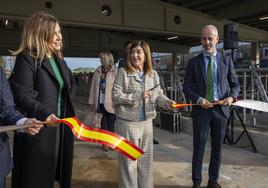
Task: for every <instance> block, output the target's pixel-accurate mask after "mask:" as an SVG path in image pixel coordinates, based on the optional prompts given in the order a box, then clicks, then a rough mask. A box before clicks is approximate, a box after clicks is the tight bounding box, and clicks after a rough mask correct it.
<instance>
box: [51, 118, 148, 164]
mask: <svg viewBox="0 0 268 188" xmlns="http://www.w3.org/2000/svg"><path fill="white" fill-rule="evenodd" d="M56 122H61V123H64V124H67V125H68V126H69V127H70V128H71V129H72V131H73V134H74V135H75V136H76V137H77V138H78V139H80V140H84V141H87V142H97V143H100V144H104V145H106V146H108V147H111V148H112V149H115V150H117V151H119V152H120V153H122V154H123V155H125V156H127V157H128V158H130V159H132V160H136V159H138V158H139V157H140V156H141V155H142V154H143V153H144V152H143V151H142V150H141V149H140V148H138V147H137V146H136V145H134V144H133V143H131V142H130V141H129V140H127V139H125V138H124V137H122V136H120V135H118V134H115V133H113V132H110V131H106V130H102V129H98V128H92V127H90V126H87V125H85V124H83V123H81V122H80V121H79V120H78V118H77V117H70V118H64V119H60V120H56Z"/></svg>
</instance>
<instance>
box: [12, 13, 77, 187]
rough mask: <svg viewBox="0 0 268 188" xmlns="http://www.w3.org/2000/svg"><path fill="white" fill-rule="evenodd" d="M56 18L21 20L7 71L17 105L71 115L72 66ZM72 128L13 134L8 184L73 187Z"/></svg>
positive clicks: (34, 112)
mask: <svg viewBox="0 0 268 188" xmlns="http://www.w3.org/2000/svg"><path fill="white" fill-rule="evenodd" d="M61 50H62V34H61V28H60V26H59V22H58V20H57V19H56V18H55V17H54V16H52V15H50V14H48V13H46V12H37V13H34V14H33V15H32V16H31V17H30V18H29V19H28V20H27V21H26V22H25V24H24V28H23V34H22V41H21V44H20V46H19V49H18V50H17V51H14V52H13V55H16V56H17V57H16V63H15V66H14V69H13V72H12V75H11V78H10V79H11V80H10V83H11V88H12V90H13V95H14V99H15V103H16V105H17V106H18V107H19V108H20V109H21V111H23V112H24V113H26V114H27V115H28V116H29V117H35V118H37V119H40V120H42V121H51V120H53V119H57V118H63V117H68V116H73V115H74V109H73V106H72V103H71V101H70V93H71V89H72V83H73V82H72V78H71V76H72V75H71V72H70V70H69V68H68V67H67V65H66V62H65V61H64V60H63V55H62V51H61ZM72 159H73V134H72V131H71V130H70V129H69V128H68V127H67V126H64V125H57V126H46V127H45V128H43V129H42V130H41V131H40V134H38V135H36V136H35V137H30V136H28V135H26V134H21V133H17V134H15V137H14V165H15V167H14V170H13V173H12V188H37V187H38V188H53V187H54V180H57V181H59V183H60V187H61V188H70V187H71V174H72Z"/></svg>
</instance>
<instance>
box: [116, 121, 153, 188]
mask: <svg viewBox="0 0 268 188" xmlns="http://www.w3.org/2000/svg"><path fill="white" fill-rule="evenodd" d="M115 131H116V132H117V133H118V134H119V135H121V136H123V137H125V138H126V139H128V140H130V141H131V142H132V143H134V144H136V145H137V146H138V147H140V148H141V149H142V150H143V151H144V154H143V155H142V156H141V157H140V158H139V159H137V160H136V161H132V160H130V159H128V158H127V157H125V156H124V155H122V154H119V155H118V171H119V172H118V175H119V177H118V181H119V188H153V187H154V185H153V125H152V119H150V120H146V121H142V122H133V121H128V120H124V119H121V118H117V119H116V122H115Z"/></svg>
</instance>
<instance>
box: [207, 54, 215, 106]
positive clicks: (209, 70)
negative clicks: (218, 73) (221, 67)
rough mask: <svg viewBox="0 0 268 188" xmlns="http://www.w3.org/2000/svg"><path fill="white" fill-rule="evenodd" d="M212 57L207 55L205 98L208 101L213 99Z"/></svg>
mask: <svg viewBox="0 0 268 188" xmlns="http://www.w3.org/2000/svg"><path fill="white" fill-rule="evenodd" d="M214 70H215V68H214V57H213V55H211V56H210V57H209V63H208V68H207V86H206V96H205V97H206V99H207V100H208V101H209V102H213V101H214Z"/></svg>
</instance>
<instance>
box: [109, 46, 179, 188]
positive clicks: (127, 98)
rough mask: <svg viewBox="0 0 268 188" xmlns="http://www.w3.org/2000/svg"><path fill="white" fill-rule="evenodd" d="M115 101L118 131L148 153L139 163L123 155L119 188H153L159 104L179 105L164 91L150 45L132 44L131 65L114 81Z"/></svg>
mask: <svg viewBox="0 0 268 188" xmlns="http://www.w3.org/2000/svg"><path fill="white" fill-rule="evenodd" d="M112 99H113V102H114V105H115V112H116V123H115V130H116V132H117V133H118V134H119V135H121V136H123V137H125V138H126V139H128V140H130V141H131V142H132V143H134V144H135V145H137V146H138V147H140V148H141V149H142V150H143V151H144V154H143V155H142V156H141V157H140V158H139V159H138V160H136V161H132V160H130V159H128V158H127V157H126V156H124V155H122V154H119V156H118V166H119V167H118V169H119V187H120V188H137V187H138V188H153V187H154V185H153V166H152V165H153V126H152V125H153V124H152V119H154V118H155V117H156V111H155V105H156V104H157V105H159V106H160V107H164V108H169V107H170V105H171V104H173V103H175V102H174V101H172V100H170V99H169V98H167V97H166V96H165V95H164V94H163V91H162V89H161V88H160V84H159V76H158V74H157V72H156V71H154V70H153V66H152V57H151V51H150V47H149V45H148V43H147V42H145V41H133V42H131V45H130V49H129V55H128V61H127V64H126V66H125V67H123V68H120V69H119V70H118V74H117V76H116V79H115V81H114V86H113V90H112Z"/></svg>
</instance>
